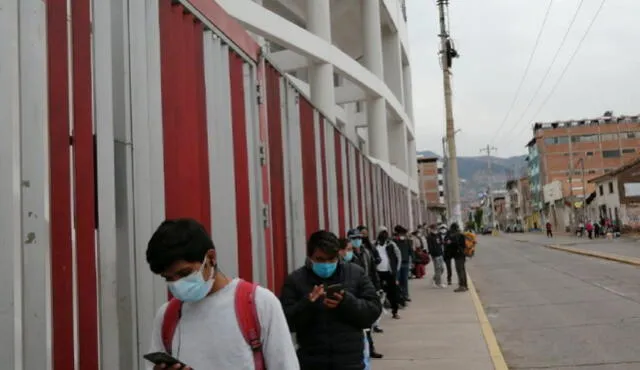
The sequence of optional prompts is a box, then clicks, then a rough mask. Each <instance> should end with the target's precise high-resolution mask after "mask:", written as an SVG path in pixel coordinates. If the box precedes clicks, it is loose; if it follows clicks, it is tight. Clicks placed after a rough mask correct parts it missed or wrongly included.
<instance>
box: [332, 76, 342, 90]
mask: <svg viewBox="0 0 640 370" xmlns="http://www.w3.org/2000/svg"><path fill="white" fill-rule="evenodd" d="M341 82H342V81H341V79H340V75H339V74H337V73H334V74H333V86H334V87H338V86H340V85H342V84H341Z"/></svg>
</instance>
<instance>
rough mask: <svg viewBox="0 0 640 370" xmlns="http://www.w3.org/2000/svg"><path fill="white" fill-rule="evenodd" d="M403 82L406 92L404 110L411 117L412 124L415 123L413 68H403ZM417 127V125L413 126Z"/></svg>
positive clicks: (406, 66)
mask: <svg viewBox="0 0 640 370" xmlns="http://www.w3.org/2000/svg"><path fill="white" fill-rule="evenodd" d="M402 76H403V81H404V83H403V84H402V89H403V90H404V110H405V112H407V114H408V115H409V118H410V119H411V121H412V122H414V120H415V119H414V117H413V90H412V81H411V66H410V65H408V64H407V65H405V66H404V67H403V72H402ZM413 127H415V123H414V124H413Z"/></svg>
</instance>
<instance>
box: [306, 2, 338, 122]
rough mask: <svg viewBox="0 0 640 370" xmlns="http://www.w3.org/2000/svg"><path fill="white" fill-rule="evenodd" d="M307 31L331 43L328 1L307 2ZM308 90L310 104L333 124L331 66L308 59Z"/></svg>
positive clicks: (333, 95)
mask: <svg viewBox="0 0 640 370" xmlns="http://www.w3.org/2000/svg"><path fill="white" fill-rule="evenodd" d="M307 30H309V32H311V33H313V34H315V35H316V36H318V37H320V38H322V39H323V40H325V41H327V42H329V43H330V42H331V9H330V2H329V1H328V0H320V1H319V0H307ZM309 89H310V93H311V94H310V95H311V103H313V104H314V105H315V106H316V107H317V108H318V109H320V111H321V112H322V113H323V114H324V115H325V116H326V117H327V118H328V119H329V120H330V121H333V122H335V114H334V111H333V109H334V106H335V104H336V98H335V91H334V86H333V65H332V64H330V63H318V62H317V61H314V60H311V59H309Z"/></svg>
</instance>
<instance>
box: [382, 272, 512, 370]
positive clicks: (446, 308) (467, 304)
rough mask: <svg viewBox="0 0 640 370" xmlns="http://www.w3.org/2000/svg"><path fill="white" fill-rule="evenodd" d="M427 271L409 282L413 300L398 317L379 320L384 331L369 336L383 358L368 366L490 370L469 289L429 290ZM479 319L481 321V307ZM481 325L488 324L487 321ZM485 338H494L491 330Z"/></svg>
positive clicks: (392, 369) (394, 369) (411, 369)
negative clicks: (464, 291)
mask: <svg viewBox="0 0 640 370" xmlns="http://www.w3.org/2000/svg"><path fill="white" fill-rule="evenodd" d="M428 267H429V268H432V266H431V264H430V265H429V266H428ZM429 272H430V273H429V275H427V277H425V279H420V280H411V282H410V284H411V286H410V291H411V298H412V300H413V302H411V303H410V306H409V307H408V308H407V309H404V310H400V317H401V319H400V320H393V319H391V317H390V316H385V317H384V318H383V320H382V323H381V327H382V328H383V329H384V333H383V334H374V341H375V345H376V350H377V351H378V352H380V353H382V354H384V359H381V360H372V364H373V366H372V368H373V370H424V369H438V370H467V369H473V370H492V369H494V365H493V362H492V360H491V354H490V352H489V349H488V346H487V342H486V341H485V337H484V334H483V329H482V328H483V325H482V323H481V319H480V318H479V315H478V313H477V311H476V307H475V304H474V299H473V293H472V292H471V290H470V291H469V292H467V293H454V292H453V289H454V287H449V288H446V289H435V288H432V287H431V277H432V276H433V275H432V271H429ZM454 279H455V276H454ZM480 317H481V318H483V321H486V316H485V315H484V311H482V312H481V314H480ZM485 327H488V328H490V326H488V322H487V323H486V324H485ZM489 337H490V338H493V339H495V337H493V332H491V333H490V334H489ZM493 349H494V350H498V349H497V346H493ZM498 351H499V350H498ZM500 358H501V355H500ZM505 369H506V367H505Z"/></svg>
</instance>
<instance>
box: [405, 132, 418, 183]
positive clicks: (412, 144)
mask: <svg viewBox="0 0 640 370" xmlns="http://www.w3.org/2000/svg"><path fill="white" fill-rule="evenodd" d="M407 151H408V152H409V153H408V158H409V175H410V177H411V178H412V179H414V180H417V179H418V154H417V153H416V140H415V138H414V139H409V141H408V143H407Z"/></svg>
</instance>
